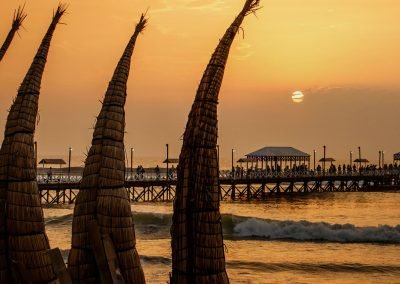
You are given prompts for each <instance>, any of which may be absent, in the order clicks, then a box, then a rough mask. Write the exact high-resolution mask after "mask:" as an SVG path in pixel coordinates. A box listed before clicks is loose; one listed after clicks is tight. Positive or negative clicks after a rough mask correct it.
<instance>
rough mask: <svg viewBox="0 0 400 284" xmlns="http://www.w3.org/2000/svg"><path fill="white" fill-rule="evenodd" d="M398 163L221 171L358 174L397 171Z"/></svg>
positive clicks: (253, 174) (230, 173)
mask: <svg viewBox="0 0 400 284" xmlns="http://www.w3.org/2000/svg"><path fill="white" fill-rule="evenodd" d="M399 170H400V165H398V164H397V163H395V164H384V165H383V166H378V165H375V164H370V165H360V164H352V165H350V164H347V165H346V164H342V165H340V164H339V165H337V166H336V165H335V164H330V165H329V166H328V165H327V166H326V167H325V168H324V165H320V164H319V165H317V167H315V168H313V169H310V168H309V167H308V166H307V165H306V164H301V165H293V166H292V167H289V166H288V165H287V166H286V167H281V166H280V165H279V164H278V165H276V166H270V165H267V166H266V167H264V168H258V166H257V165H255V166H251V167H248V168H244V167H240V166H236V167H234V168H233V170H230V171H222V173H223V174H222V175H223V176H225V177H228V176H230V177H236V178H251V177H264V176H298V175H310V176H315V175H356V174H357V175H359V174H373V173H378V172H382V171H383V172H388V171H389V172H393V171H396V172H398V171H399Z"/></svg>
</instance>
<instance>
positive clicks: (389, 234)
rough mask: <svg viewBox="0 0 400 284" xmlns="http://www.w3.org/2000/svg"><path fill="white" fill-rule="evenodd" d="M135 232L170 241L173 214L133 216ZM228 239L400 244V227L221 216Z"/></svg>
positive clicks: (60, 221)
mask: <svg viewBox="0 0 400 284" xmlns="http://www.w3.org/2000/svg"><path fill="white" fill-rule="evenodd" d="M133 218H134V223H135V230H136V232H137V234H138V236H139V237H140V238H145V239H159V238H170V227H171V223H172V214H162V213H148V212H146V213H142V212H140V213H136V212H135V213H134V214H133ZM71 223H72V214H68V215H64V216H60V217H56V218H49V219H47V220H46V225H47V226H48V227H49V228H51V227H52V226H55V227H59V226H71V225H72V224H71ZM222 225H223V231H224V236H225V238H226V239H231V240H240V239H258V240H260V239H261V240H263V239H264V240H288V241H301V242H308V241H313V242H315V241H319V242H337V243H388V244H398V243H400V225H397V226H388V225H380V226H375V227H373V226H371V227H357V226H354V225H352V224H329V223H325V222H309V221H290V220H289V221H279V220H269V219H260V218H252V217H242V216H236V215H231V214H225V215H222Z"/></svg>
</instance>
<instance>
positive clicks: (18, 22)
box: [0, 6, 26, 61]
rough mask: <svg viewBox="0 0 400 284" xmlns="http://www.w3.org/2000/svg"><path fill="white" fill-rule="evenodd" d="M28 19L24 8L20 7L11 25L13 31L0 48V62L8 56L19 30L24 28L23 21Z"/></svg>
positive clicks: (15, 12)
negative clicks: (7, 52) (8, 50)
mask: <svg viewBox="0 0 400 284" xmlns="http://www.w3.org/2000/svg"><path fill="white" fill-rule="evenodd" d="M25 18H26V14H25V12H24V7H21V6H19V7H18V9H17V10H15V11H14V17H13V20H12V24H11V29H10V31H9V32H8V35H7V37H6V39H5V41H4V43H3V45H2V46H1V48H0V61H1V60H2V59H3V57H4V55H5V54H6V51H7V49H8V48H9V47H10V45H11V42H12V40H13V38H14V36H15V34H16V33H17V32H18V30H19V28H20V27H21V26H22V23H23V21H24V20H25Z"/></svg>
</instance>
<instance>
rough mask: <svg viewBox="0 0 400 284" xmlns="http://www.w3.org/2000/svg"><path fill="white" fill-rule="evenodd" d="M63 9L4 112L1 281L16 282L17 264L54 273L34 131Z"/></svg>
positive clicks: (33, 275)
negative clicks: (53, 40)
mask: <svg viewBox="0 0 400 284" xmlns="http://www.w3.org/2000/svg"><path fill="white" fill-rule="evenodd" d="M64 12H65V6H63V5H61V4H60V5H59V6H58V8H57V10H56V12H55V13H54V15H53V20H52V22H51V24H50V27H49V29H48V31H47V33H46V35H45V36H44V38H43V40H42V42H41V44H40V47H39V50H38V51H37V53H36V55H35V58H34V59H33V63H32V65H31V66H30V68H29V70H28V73H27V74H26V76H25V78H24V80H23V82H22V84H21V86H20V87H19V89H18V94H17V97H16V98H15V100H14V103H13V104H12V106H11V109H10V112H9V114H8V117H7V123H6V127H5V131H4V140H3V144H2V147H1V150H0V203H1V206H0V210H1V212H0V283H20V282H19V279H15V277H12V276H11V269H14V268H16V267H19V268H21V267H23V269H24V270H26V273H25V274H28V275H29V282H30V283H49V282H51V281H53V280H55V279H56V277H55V274H54V272H53V268H52V266H51V263H50V260H49V258H48V256H47V254H46V251H47V250H48V249H49V248H50V246H49V242H48V239H47V236H46V233H45V227H44V220H43V211H42V207H41V204H40V197H39V192H38V185H37V182H36V158H35V153H34V138H33V136H34V132H35V125H36V116H37V111H38V103H39V94H40V84H41V80H42V75H43V72H44V68H45V65H46V59H47V55H48V51H49V48H50V42H51V39H52V36H53V32H54V30H55V28H56V26H57V24H58V22H59V20H60V18H61V17H62V15H63V14H64ZM19 14H20V15H23V14H22V11H21V12H20V13H19ZM21 17H22V19H23V18H24V17H23V16H21ZM14 276H16V277H18V273H16V274H15V273H14ZM23 280H24V281H23V282H24V283H25V281H26V279H23Z"/></svg>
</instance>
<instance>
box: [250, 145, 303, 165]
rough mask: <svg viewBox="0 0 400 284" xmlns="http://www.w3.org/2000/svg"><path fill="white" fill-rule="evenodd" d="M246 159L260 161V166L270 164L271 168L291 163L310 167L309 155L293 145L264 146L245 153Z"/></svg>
mask: <svg viewBox="0 0 400 284" xmlns="http://www.w3.org/2000/svg"><path fill="white" fill-rule="evenodd" d="M246 157H247V159H250V160H251V161H253V162H256V163H258V162H261V168H264V164H265V167H266V166H267V165H270V166H271V168H277V166H278V165H279V166H280V167H282V166H284V167H286V165H288V164H289V167H290V168H292V166H293V165H306V164H307V165H308V167H310V155H309V154H307V153H305V152H303V151H300V150H298V149H296V148H293V147H264V148H261V149H258V150H257V151H254V152H251V153H249V154H247V155H246Z"/></svg>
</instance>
